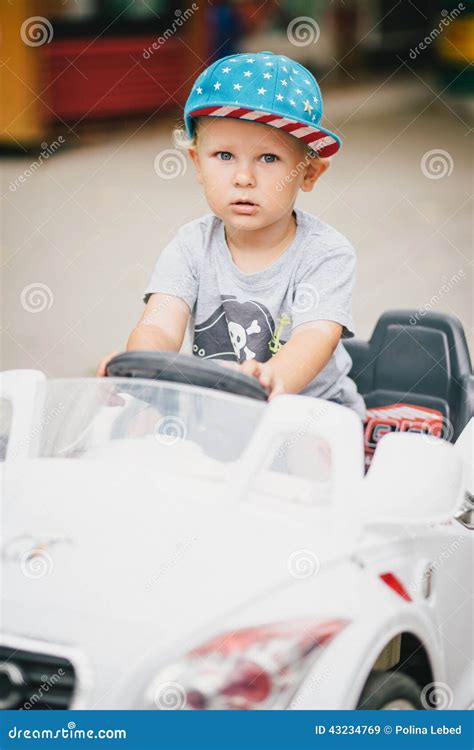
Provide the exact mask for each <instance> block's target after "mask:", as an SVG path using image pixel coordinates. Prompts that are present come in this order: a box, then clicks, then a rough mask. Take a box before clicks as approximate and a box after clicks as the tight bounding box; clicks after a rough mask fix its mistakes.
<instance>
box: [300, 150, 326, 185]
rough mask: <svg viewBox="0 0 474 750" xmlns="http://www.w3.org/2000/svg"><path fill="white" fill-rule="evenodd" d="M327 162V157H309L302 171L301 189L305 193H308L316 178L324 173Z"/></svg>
mask: <svg viewBox="0 0 474 750" xmlns="http://www.w3.org/2000/svg"><path fill="white" fill-rule="evenodd" d="M329 164H330V161H329V159H322V158H321V157H318V156H313V157H311V158H310V159H309V161H308V164H307V166H306V169H305V171H304V173H303V181H302V183H301V190H303V191H304V192H305V193H309V192H310V191H311V190H312V189H313V187H314V183H315V182H316V180H317V179H319V177H321V175H322V174H324V172H325V171H326V169H328V167H329Z"/></svg>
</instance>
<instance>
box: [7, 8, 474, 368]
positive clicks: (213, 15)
mask: <svg viewBox="0 0 474 750" xmlns="http://www.w3.org/2000/svg"><path fill="white" fill-rule="evenodd" d="M0 19H1V44H2V46H1V58H0V84H1V91H2V97H3V105H2V110H1V114H0V154H1V174H2V178H1V190H2V216H1V219H2V225H1V227H2V229H1V236H2V257H1V265H2V310H1V321H0V323H1V334H2V351H1V354H2V363H1V367H2V369H9V368H39V369H41V370H43V371H45V372H46V373H47V374H48V375H49V376H62V375H68V376H70V375H89V374H92V373H93V372H94V370H95V367H96V364H97V362H98V360H99V359H100V358H101V357H102V356H103V355H104V354H106V353H108V352H109V351H111V350H114V349H119V350H120V349H124V348H125V344H126V340H127V337H128V334H129V332H130V330H131V329H132V327H133V326H134V324H135V322H136V320H137V319H138V317H139V315H140V313H141V311H142V307H143V303H142V294H143V290H144V288H145V286H146V283H147V281H148V278H149V276H150V274H151V271H152V268H153V265H154V263H155V261H156V258H157V257H158V255H159V253H160V252H161V250H162V249H163V247H164V246H165V245H166V243H167V242H168V241H169V240H170V238H171V237H172V236H173V234H174V233H175V232H176V230H177V229H178V227H179V226H181V225H182V224H183V223H185V222H187V221H190V220H192V219H193V218H196V217H198V216H200V215H202V214H204V213H207V212H208V210H209V209H208V206H207V204H206V202H205V200H204V199H203V197H202V195H201V188H200V186H199V185H198V184H197V182H196V180H195V177H194V174H193V167H192V164H191V163H190V161H189V160H188V158H187V156H186V154H183V153H182V152H177V151H176V150H175V149H174V145H173V141H172V129H173V127H175V126H176V124H177V123H179V121H180V118H181V117H182V109H183V104H184V102H185V100H186V98H187V95H188V93H189V91H190V89H191V86H192V84H193V81H194V79H195V78H196V77H197V75H198V74H199V73H200V72H201V71H202V70H203V69H204V68H205V67H207V65H209V64H210V63H211V62H212V61H213V60H214V59H216V58H219V57H222V56H224V55H228V54H233V53H235V52H239V51H244V52H252V51H260V50H271V51H273V52H276V53H280V54H286V55H288V56H289V57H292V58H293V59H296V60H299V61H300V62H302V63H303V64H304V65H306V66H307V67H308V68H309V69H310V70H311V71H312V72H313V73H314V74H315V75H316V77H317V78H318V81H319V83H320V85H321V89H322V92H323V97H324V110H325V119H324V120H323V124H325V125H326V126H327V127H329V128H331V129H333V130H335V131H336V132H337V133H338V134H339V135H340V136H341V138H342V139H343V149H342V150H341V151H340V153H339V154H338V155H337V156H336V157H335V158H334V159H333V160H332V163H331V168H330V169H329V170H328V171H327V172H326V173H325V175H324V177H323V178H322V179H321V180H320V181H319V182H318V184H317V186H316V188H315V190H314V191H313V192H312V193H309V194H307V193H304V194H303V193H302V194H301V195H300V197H299V198H298V201H297V205H299V206H300V208H302V209H304V210H307V211H310V212H312V213H314V214H316V215H317V216H319V217H320V218H321V219H323V220H324V221H326V222H328V223H329V224H331V225H333V226H335V227H336V228H337V229H338V230H339V231H341V232H342V233H343V234H345V235H346V236H347V237H348V239H349V240H350V241H351V243H352V244H353V245H354V247H355V248H356V251H357V254H358V260H359V262H358V276H357V285H356V289H355V295H354V317H355V324H356V333H357V336H358V337H360V338H368V337H369V336H370V334H371V331H372V328H373V326H374V324H375V322H376V320H377V318H378V317H379V315H380V314H381V313H382V312H383V311H384V310H387V309H390V308H408V307H409V308H413V309H415V310H418V311H420V315H422V314H423V311H424V310H435V311H446V312H452V313H454V314H455V315H457V316H458V317H459V318H460V319H461V321H462V323H463V325H464V327H465V330H466V334H467V337H468V340H469V343H470V346H471V351H472V352H473V353H474V329H473V324H474V321H473V282H472V271H473V253H472V178H471V175H472V157H471V154H472V144H471V142H470V141H471V138H470V136H471V135H472V113H473V109H474V107H473V71H472V61H473V58H474V49H473V47H474V2H470V1H469V0H464V3H454V2H451V0H444V1H443V2H442V3H438V2H436V0H431V1H428V0H416V1H412V0H408V1H405V0H403V1H401V0H398V2H396V1H395V0H367V2H362V1H360V0H345V1H342V0H341V2H337V1H331V2H323V1H322V0H321V1H319V2H317V1H315V0H312V1H311V0H292V1H291V2H289V1H286V2H285V1H284V0H280V1H279V2H274V1H273V0H262V1H261V2H257V1H255V2H250V1H247V0H241V1H240V2H239V1H238V0H235V1H234V2H230V1H229V2H219V1H218V0H212V1H211V0H208V1H206V2H204V1H203V0H198V2H194V3H190V2H187V0H186V2H184V3H170V2H166V0H51V1H50V2H33V1H32V0H2V3H1V10H0Z"/></svg>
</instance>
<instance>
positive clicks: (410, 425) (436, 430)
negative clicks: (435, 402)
mask: <svg viewBox="0 0 474 750" xmlns="http://www.w3.org/2000/svg"><path fill="white" fill-rule="evenodd" d="M443 422H444V417H443V414H442V412H440V411H439V410H438V409H429V408H428V407H426V406H414V405H413V404H389V405H388V406H373V407H371V408H370V409H367V418H366V422H365V434H364V443H365V463H366V467H368V466H369V464H370V462H371V460H372V456H373V454H374V451H375V449H376V447H377V443H378V442H379V440H381V439H382V438H383V436H384V435H386V434H387V433H389V432H420V433H424V434H426V435H434V436H435V437H440V436H441V435H442V434H443Z"/></svg>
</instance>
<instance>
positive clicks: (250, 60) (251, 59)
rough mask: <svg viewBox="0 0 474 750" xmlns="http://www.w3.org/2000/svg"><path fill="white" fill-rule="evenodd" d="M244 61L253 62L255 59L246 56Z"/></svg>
mask: <svg viewBox="0 0 474 750" xmlns="http://www.w3.org/2000/svg"><path fill="white" fill-rule="evenodd" d="M246 62H249V63H253V62H255V60H254V59H253V57H247V60H246Z"/></svg>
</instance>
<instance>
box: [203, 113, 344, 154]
mask: <svg viewBox="0 0 474 750" xmlns="http://www.w3.org/2000/svg"><path fill="white" fill-rule="evenodd" d="M200 115H201V116H204V115H207V116H208V117H232V118H236V119H241V120H252V121H253V122H262V123H265V124H266V125H271V126H272V127H274V128H279V129H280V130H284V131H285V132H286V133H290V134H291V135H293V136H295V138H299V140H301V141H304V143H306V144H307V145H308V146H310V148H312V149H313V151H315V152H316V153H317V154H318V156H321V157H327V156H332V155H333V154H335V153H336V151H338V150H339V147H340V141H339V140H337V138H336V137H335V136H333V135H332V134H331V133H329V131H327V130H323V129H322V128H321V127H317V128H316V127H311V126H310V125H306V124H303V123H301V122H298V121H297V120H291V119H289V118H288V117H282V116H281V115H276V114H272V113H270V112H262V110H261V109H248V108H246V107H236V106H235V105H234V106H231V105H229V106H226V107H223V106H222V105H219V106H216V105H214V106H213V105H210V106H207V107H199V108H198V109H194V110H193V111H192V112H190V113H189V116H190V117H199V116H200Z"/></svg>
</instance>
